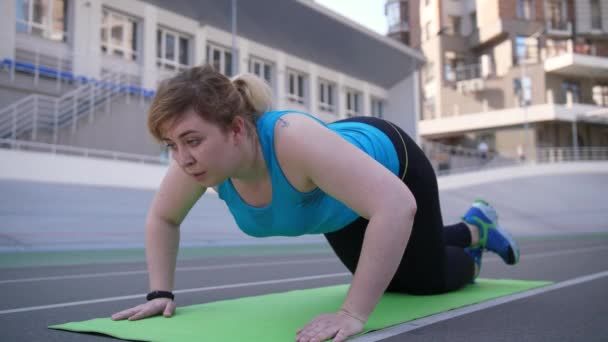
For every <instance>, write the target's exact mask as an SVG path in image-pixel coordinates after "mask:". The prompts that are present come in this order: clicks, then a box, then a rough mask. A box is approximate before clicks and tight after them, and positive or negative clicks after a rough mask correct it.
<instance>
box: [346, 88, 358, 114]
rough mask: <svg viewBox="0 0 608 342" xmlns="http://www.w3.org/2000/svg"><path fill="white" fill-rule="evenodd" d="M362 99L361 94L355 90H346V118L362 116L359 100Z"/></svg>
mask: <svg viewBox="0 0 608 342" xmlns="http://www.w3.org/2000/svg"><path fill="white" fill-rule="evenodd" d="M360 99H361V94H360V93H359V92H358V91H356V90H353V89H349V90H346V116H347V117H351V116H358V115H360V114H359V113H360V111H359V108H360V107H361V104H360V103H359V100H360Z"/></svg>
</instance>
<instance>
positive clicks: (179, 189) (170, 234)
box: [146, 162, 206, 291]
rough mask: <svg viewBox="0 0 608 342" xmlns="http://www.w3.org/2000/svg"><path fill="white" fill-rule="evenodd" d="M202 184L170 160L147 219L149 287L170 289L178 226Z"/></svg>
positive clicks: (199, 193) (177, 242) (173, 273)
mask: <svg viewBox="0 0 608 342" xmlns="http://www.w3.org/2000/svg"><path fill="white" fill-rule="evenodd" d="M205 190H206V189H205V187H203V186H201V185H200V184H198V183H197V182H196V181H195V180H194V179H192V177H190V176H188V175H187V174H186V173H184V171H183V170H182V169H181V168H180V167H179V166H178V165H177V163H175V162H172V163H171V164H170V165H169V170H168V171H167V174H166V176H165V178H164V179H163V181H162V183H161V185H160V188H159V190H158V192H157V193H156V195H155V196H154V200H153V201H152V205H151V207H150V211H149V212H148V217H147V219H146V260H147V263H148V273H149V278H150V279H149V280H150V291H154V290H161V291H171V290H172V289H173V282H174V276H175V263H176V260H177V250H178V247H179V235H180V234H179V226H180V224H181V223H182V221H183V220H184V218H185V217H186V215H187V214H188V212H189V211H190V209H191V208H192V206H193V205H194V203H196V201H197V200H198V199H199V198H200V197H201V196H202V195H203V193H204V192H205Z"/></svg>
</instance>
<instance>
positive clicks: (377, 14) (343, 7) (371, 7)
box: [314, 0, 387, 35]
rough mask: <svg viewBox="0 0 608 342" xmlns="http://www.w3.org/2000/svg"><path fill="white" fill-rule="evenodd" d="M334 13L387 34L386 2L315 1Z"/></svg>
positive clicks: (365, 0)
mask: <svg viewBox="0 0 608 342" xmlns="http://www.w3.org/2000/svg"><path fill="white" fill-rule="evenodd" d="M314 1H315V2H316V3H318V4H319V5H322V6H325V7H327V8H329V9H331V10H333V11H334V12H338V13H339V14H341V15H343V16H345V17H347V18H349V19H352V20H354V21H356V22H357V23H359V24H361V25H363V26H365V27H367V28H369V29H370V30H372V31H376V32H378V33H379V34H382V35H384V34H386V31H387V22H386V17H385V16H384V2H385V0H314Z"/></svg>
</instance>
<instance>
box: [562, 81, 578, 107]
mask: <svg viewBox="0 0 608 342" xmlns="http://www.w3.org/2000/svg"><path fill="white" fill-rule="evenodd" d="M562 91H563V93H564V97H565V98H566V103H568V94H570V96H572V103H580V100H581V87H580V85H579V84H578V83H576V82H572V81H564V82H562Z"/></svg>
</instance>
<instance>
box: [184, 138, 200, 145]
mask: <svg viewBox="0 0 608 342" xmlns="http://www.w3.org/2000/svg"><path fill="white" fill-rule="evenodd" d="M200 142H201V141H200V140H199V139H192V140H188V141H187V143H188V145H190V146H196V145H198V144H199V143H200Z"/></svg>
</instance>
